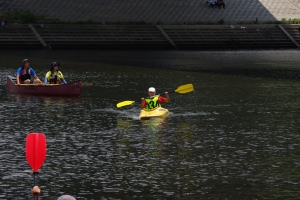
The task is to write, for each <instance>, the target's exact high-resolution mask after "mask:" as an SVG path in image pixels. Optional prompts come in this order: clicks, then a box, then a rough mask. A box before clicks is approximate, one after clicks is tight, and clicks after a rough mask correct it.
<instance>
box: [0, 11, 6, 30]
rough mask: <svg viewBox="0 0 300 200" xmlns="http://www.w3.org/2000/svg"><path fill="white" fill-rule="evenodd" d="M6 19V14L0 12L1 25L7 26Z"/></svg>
mask: <svg viewBox="0 0 300 200" xmlns="http://www.w3.org/2000/svg"><path fill="white" fill-rule="evenodd" d="M6 23H7V22H6V20H5V18H4V16H3V15H2V14H1V13H0V26H1V27H7V26H6Z"/></svg>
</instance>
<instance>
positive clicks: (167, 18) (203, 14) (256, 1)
mask: <svg viewBox="0 0 300 200" xmlns="http://www.w3.org/2000/svg"><path fill="white" fill-rule="evenodd" d="M225 3H226V4H227V8H226V9H223V8H222V9H218V8H215V9H213V8H210V7H209V5H208V4H207V3H206V0H84V1H83V0H72V1H71V0H30V1H29V0H27V1H21V0H0V11H14V10H19V11H30V12H32V13H35V14H43V15H46V16H48V17H51V18H58V19H60V20H62V21H72V22H74V21H87V20H93V21H96V22H108V21H114V22H115V21H122V22H128V21H145V22H152V23H157V22H161V23H163V24H183V23H198V22H216V21H219V20H221V19H223V20H224V21H225V23H237V22H245V23H247V22H254V21H255V20H256V19H258V22H266V21H276V20H281V19H282V18H300V0H225Z"/></svg>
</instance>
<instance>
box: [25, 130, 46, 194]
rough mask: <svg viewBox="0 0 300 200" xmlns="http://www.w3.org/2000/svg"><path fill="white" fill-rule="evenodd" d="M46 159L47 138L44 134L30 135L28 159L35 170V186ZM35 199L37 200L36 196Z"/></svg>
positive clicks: (27, 142) (27, 143) (28, 139)
mask: <svg viewBox="0 0 300 200" xmlns="http://www.w3.org/2000/svg"><path fill="white" fill-rule="evenodd" d="M45 158H46V137H45V135H44V134H42V133H29V134H27V137H26V159H27V162H28V164H29V165H30V167H31V168H32V170H33V178H34V186H36V185H37V178H36V177H37V175H38V173H39V172H38V171H39V168H40V167H41V166H42V165H43V163H44V161H45ZM34 199H35V200H36V199H37V196H36V194H35V195H34Z"/></svg>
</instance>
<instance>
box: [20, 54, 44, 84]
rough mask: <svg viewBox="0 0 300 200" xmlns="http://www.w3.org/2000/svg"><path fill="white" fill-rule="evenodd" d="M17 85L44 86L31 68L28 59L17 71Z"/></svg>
mask: <svg viewBox="0 0 300 200" xmlns="http://www.w3.org/2000/svg"><path fill="white" fill-rule="evenodd" d="M32 77H33V78H34V79H32ZM17 84H18V85H19V84H43V82H42V81H41V80H40V79H39V77H37V75H36V73H35V71H34V70H33V69H32V68H31V67H30V61H29V60H28V59H24V60H23V61H22V66H21V67H20V68H19V69H18V71H17Z"/></svg>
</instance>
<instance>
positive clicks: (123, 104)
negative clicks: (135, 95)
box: [117, 101, 135, 108]
mask: <svg viewBox="0 0 300 200" xmlns="http://www.w3.org/2000/svg"><path fill="white" fill-rule="evenodd" d="M134 102H135V101H122V102H120V103H118V104H117V108H120V107H123V106H128V105H131V104H133V103H134Z"/></svg>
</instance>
